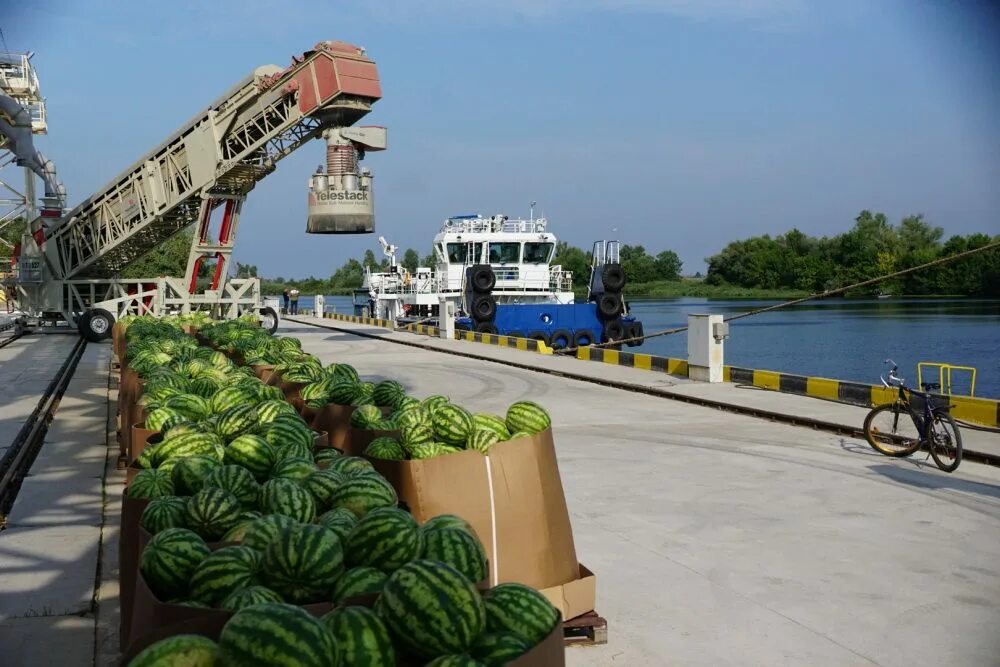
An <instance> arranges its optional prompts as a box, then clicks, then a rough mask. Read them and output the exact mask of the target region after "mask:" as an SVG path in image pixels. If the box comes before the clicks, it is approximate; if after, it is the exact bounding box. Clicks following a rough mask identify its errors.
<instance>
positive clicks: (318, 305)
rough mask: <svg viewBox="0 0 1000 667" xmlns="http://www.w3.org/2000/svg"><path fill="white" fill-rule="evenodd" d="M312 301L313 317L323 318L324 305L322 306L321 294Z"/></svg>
mask: <svg viewBox="0 0 1000 667" xmlns="http://www.w3.org/2000/svg"><path fill="white" fill-rule="evenodd" d="M313 301H314V305H313V317H323V310H324V306H325V304H324V301H325V298H324V297H323V295H322V294H317V295H316V297H315V299H314V300H313Z"/></svg>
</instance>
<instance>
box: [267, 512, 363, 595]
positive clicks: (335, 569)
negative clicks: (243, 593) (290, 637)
mask: <svg viewBox="0 0 1000 667" xmlns="http://www.w3.org/2000/svg"><path fill="white" fill-rule="evenodd" d="M343 572H344V548H343V546H342V545H341V543H340V539H339V538H338V537H337V536H336V535H335V534H334V533H333V532H332V531H330V530H329V529H328V528H324V527H323V526H317V525H314V524H296V525H294V526H290V527H288V528H285V529H284V530H282V531H281V533H280V534H279V535H278V538H277V539H275V540H274V541H272V542H271V543H270V544H269V545H268V546H267V549H265V550H264V558H263V560H262V561H261V573H260V579H261V583H262V584H264V585H265V586H267V587H268V588H271V589H273V590H275V591H276V592H278V593H280V594H281V595H282V597H284V598H285V599H286V600H288V601H290V602H295V603H300V604H304V603H310V602H319V601H320V600H322V599H323V597H324V596H325V595H326V594H328V593H329V591H330V589H331V587H332V586H333V584H334V583H335V582H336V581H337V579H338V578H339V577H340V575H341V574H343Z"/></svg>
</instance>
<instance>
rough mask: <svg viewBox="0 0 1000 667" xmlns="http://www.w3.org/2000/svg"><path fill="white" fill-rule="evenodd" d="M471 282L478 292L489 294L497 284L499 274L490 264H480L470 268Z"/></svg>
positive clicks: (474, 290)
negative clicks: (497, 274)
mask: <svg viewBox="0 0 1000 667" xmlns="http://www.w3.org/2000/svg"><path fill="white" fill-rule="evenodd" d="M469 284H470V285H472V291H473V292H475V293H476V294H489V293H490V292H492V291H493V288H494V287H496V284H497V276H496V274H495V273H493V268H492V267H490V266H489V265H488V264H479V265H477V266H473V267H470V268H469Z"/></svg>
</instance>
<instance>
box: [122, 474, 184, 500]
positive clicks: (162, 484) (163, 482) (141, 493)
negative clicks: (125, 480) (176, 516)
mask: <svg viewBox="0 0 1000 667" xmlns="http://www.w3.org/2000/svg"><path fill="white" fill-rule="evenodd" d="M127 493H128V496H129V498H146V499H149V500H152V499H153V498H163V497H165V496H172V495H174V483H173V481H172V480H171V479H170V473H168V472H165V471H163V470H142V471H140V472H138V473H136V475H135V477H133V478H132V481H131V482H130V483H129V485H128V489H127Z"/></svg>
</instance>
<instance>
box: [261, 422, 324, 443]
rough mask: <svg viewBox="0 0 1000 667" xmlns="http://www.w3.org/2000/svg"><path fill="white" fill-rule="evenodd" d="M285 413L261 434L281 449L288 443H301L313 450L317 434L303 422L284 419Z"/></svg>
mask: <svg viewBox="0 0 1000 667" xmlns="http://www.w3.org/2000/svg"><path fill="white" fill-rule="evenodd" d="M284 416H285V415H279V416H278V417H276V418H275V419H274V421H272V422H271V423H270V424H267V425H266V426H264V427H263V429H261V431H259V434H260V435H262V436H263V437H264V439H265V440H267V442H268V443H270V445H271V446H272V447H274V448H275V449H281V448H283V447H285V446H288V445H294V444H295V443H299V444H300V445H302V446H304V447H307V448H308V449H309V451H310V452H311V451H312V448H313V443H314V441H315V440H316V436H315V434H314V433H313V432H312V431H310V430H309V427H308V426H307V425H306V424H305V422H302V423H301V424H296V423H293V422H290V421H286V420H283V419H282V417H284Z"/></svg>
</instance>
